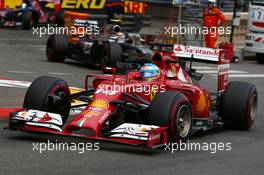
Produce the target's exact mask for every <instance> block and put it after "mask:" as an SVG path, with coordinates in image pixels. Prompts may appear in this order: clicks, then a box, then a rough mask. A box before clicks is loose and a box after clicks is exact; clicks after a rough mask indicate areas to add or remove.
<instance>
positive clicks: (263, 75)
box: [229, 74, 264, 78]
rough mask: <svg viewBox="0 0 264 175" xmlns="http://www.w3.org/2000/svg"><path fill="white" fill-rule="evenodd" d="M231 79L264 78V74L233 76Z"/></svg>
mask: <svg viewBox="0 0 264 175" xmlns="http://www.w3.org/2000/svg"><path fill="white" fill-rule="evenodd" d="M229 77H231V78H264V74H231V75H229Z"/></svg>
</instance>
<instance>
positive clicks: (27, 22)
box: [22, 11, 34, 30]
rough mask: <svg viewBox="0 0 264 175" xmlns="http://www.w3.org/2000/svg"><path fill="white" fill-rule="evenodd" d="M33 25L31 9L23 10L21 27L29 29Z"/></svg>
mask: <svg viewBox="0 0 264 175" xmlns="http://www.w3.org/2000/svg"><path fill="white" fill-rule="evenodd" d="M33 25H34V18H33V13H32V12H31V11H25V12H24V13H23V15H22V27H23V29H26V30H30V29H31V28H32V27H33Z"/></svg>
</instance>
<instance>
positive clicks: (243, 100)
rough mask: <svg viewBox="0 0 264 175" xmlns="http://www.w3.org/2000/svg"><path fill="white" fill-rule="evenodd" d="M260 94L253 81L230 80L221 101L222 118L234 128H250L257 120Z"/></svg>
mask: <svg viewBox="0 0 264 175" xmlns="http://www.w3.org/2000/svg"><path fill="white" fill-rule="evenodd" d="M257 100H258V94H257V90H256V86H255V85H253V84H251V83H246V82H240V81H234V82H230V83H229V84H228V85H227V87H226V91H225V93H224V95H223V99H222V101H221V108H220V114H221V117H222V120H223V122H224V123H225V124H227V125H228V126H229V127H231V128H234V129H241V130H248V129H250V127H251V126H252V124H253V123H254V121H255V118H256V113H257Z"/></svg>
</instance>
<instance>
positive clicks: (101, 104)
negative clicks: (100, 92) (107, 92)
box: [90, 98, 109, 109]
mask: <svg viewBox="0 0 264 175" xmlns="http://www.w3.org/2000/svg"><path fill="white" fill-rule="evenodd" d="M90 106H91V107H92V108H97V109H107V108H108V107H109V103H108V101H106V100H105V99H102V98H100V99H96V100H94V101H92V103H91V104H90Z"/></svg>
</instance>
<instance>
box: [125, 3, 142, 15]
mask: <svg viewBox="0 0 264 175" xmlns="http://www.w3.org/2000/svg"><path fill="white" fill-rule="evenodd" d="M145 7H146V3H145V2H135V1H125V8H124V11H125V13H144V12H145Z"/></svg>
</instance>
